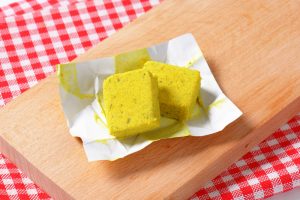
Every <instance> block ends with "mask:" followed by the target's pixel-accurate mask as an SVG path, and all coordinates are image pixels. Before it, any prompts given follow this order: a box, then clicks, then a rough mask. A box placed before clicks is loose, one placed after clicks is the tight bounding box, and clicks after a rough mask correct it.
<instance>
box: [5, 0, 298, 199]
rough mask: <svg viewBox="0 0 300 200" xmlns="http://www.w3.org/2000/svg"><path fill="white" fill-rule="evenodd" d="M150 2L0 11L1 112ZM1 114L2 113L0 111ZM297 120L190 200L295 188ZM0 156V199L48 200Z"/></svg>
mask: <svg viewBox="0 0 300 200" xmlns="http://www.w3.org/2000/svg"><path fill="white" fill-rule="evenodd" d="M158 4H159V1H158V0H156V1H154V0H131V1H129V0H114V1H108V0H105V1H99V0H48V1H47V0H38V1H35V0H23V1H20V2H18V3H14V4H11V5H9V6H6V7H3V8H1V9H0V19H1V20H0V37H1V38H0V107H1V106H3V105H5V104H6V103H7V102H9V101H10V100H11V99H13V98H15V97H17V96H18V95H20V94H21V93H22V92H24V91H25V90H27V89H28V88H30V87H32V86H33V85H35V84H36V83H37V82H38V81H39V80H41V79H43V78H45V77H47V76H48V75H49V74H51V73H53V72H54V71H55V65H56V64H58V63H64V62H67V61H70V60H72V59H73V58H75V57H76V56H77V55H78V54H81V53H83V52H84V51H86V50H87V49H88V48H90V47H91V46H93V45H95V44H97V43H98V42H100V41H102V40H103V39H105V38H106V37H108V36H109V35H111V34H112V33H114V32H115V31H116V30H117V29H119V28H121V27H123V26H124V25H125V24H127V23H128V22H130V21H132V20H133V19H135V18H137V17H138V16H140V15H142V14H143V13H145V12H146V11H147V10H149V9H151V8H152V7H153V6H155V5H158ZM0 109H1V108H0ZM299 151H300V114H299V115H297V116H295V117H294V118H293V119H292V120H291V121H289V122H288V123H287V124H285V125H284V126H282V127H281V128H280V129H279V130H278V131H276V132H275V133H274V134H273V135H272V136H271V137H269V138H268V139H267V140H265V141H264V142H263V143H261V144H260V145H259V146H257V147H255V148H254V149H253V150H252V151H251V152H249V153H248V154H246V155H245V156H244V157H243V158H242V159H240V160H239V161H238V162H236V163H235V164H233V165H232V166H231V167H230V168H228V169H227V170H226V171H225V172H223V173H222V174H221V175H219V176H218V177H216V178H215V179H214V180H212V181H209V182H208V183H207V184H206V185H205V187H204V188H201V189H199V191H198V192H197V193H196V194H194V195H193V196H192V197H191V199H195V200H197V199H226V200H227V199H262V198H266V197H269V196H272V195H274V194H276V193H278V192H284V191H287V190H290V189H292V188H294V187H296V186H298V185H299V184H300V173H299V166H300V165H299V163H300V154H299ZM49 198H50V197H49V196H48V195H47V194H46V193H44V192H43V191H42V190H41V189H39V188H38V187H37V186H36V185H35V184H34V183H33V182H32V181H31V180H30V179H28V178H27V177H26V176H25V175H24V174H22V172H21V171H20V170H18V169H17V168H16V167H15V166H14V165H13V164H12V163H10V162H9V161H8V160H7V159H6V158H5V157H4V156H3V155H1V154H0V199H1V200H2V199H49Z"/></svg>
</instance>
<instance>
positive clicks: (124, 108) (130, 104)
mask: <svg viewBox="0 0 300 200" xmlns="http://www.w3.org/2000/svg"><path fill="white" fill-rule="evenodd" d="M103 100H104V111H105V115H106V119H107V123H108V128H109V131H110V133H111V135H114V136H116V137H119V138H123V137H129V136H133V135H136V134H138V133H142V132H145V131H148V130H152V129H154V128H157V127H159V125H160V109H159V101H158V85H157V79H156V78H154V77H153V76H152V75H151V73H149V72H148V71H147V70H145V69H138V70H133V71H129V72H125V73H119V74H114V75H112V76H110V77H108V78H107V79H105V80H104V83H103Z"/></svg>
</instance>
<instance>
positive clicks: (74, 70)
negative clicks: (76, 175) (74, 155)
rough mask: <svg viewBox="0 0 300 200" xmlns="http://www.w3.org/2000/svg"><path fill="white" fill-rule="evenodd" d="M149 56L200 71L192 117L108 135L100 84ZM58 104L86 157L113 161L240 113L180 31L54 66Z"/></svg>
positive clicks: (216, 127)
mask: <svg viewBox="0 0 300 200" xmlns="http://www.w3.org/2000/svg"><path fill="white" fill-rule="evenodd" d="M147 60H155V61H159V62H164V63H168V64H172V65H176V66H181V67H189V68H191V69H195V70H198V71H200V74H201V78H202V79H201V88H199V93H200V98H199V100H198V104H197V106H196V107H195V110H194V117H193V118H192V119H191V120H190V121H187V122H186V123H183V122H178V121H176V120H174V119H169V118H164V117H162V119H161V127H160V128H158V129H156V130H153V131H150V132H146V133H140V134H138V135H136V136H133V137H129V138H126V139H117V138H115V137H114V136H112V135H110V133H109V130H108V128H107V126H106V119H105V115H104V113H103V111H102V106H101V103H99V102H102V84H103V81H104V79H105V78H106V77H108V76H110V75H112V74H114V73H117V72H125V71H128V70H132V69H136V68H138V67H142V66H143V63H145V62H146V61H147ZM58 77H59V80H60V86H59V87H60V96H61V103H62V107H63V110H64V113H65V116H66V118H67V122H68V126H69V128H70V133H71V135H72V136H74V137H80V138H81V139H82V142H83V146H84V150H85V152H86V155H87V158H88V160H89V161H95V160H115V159H118V158H122V157H124V156H126V155H129V154H132V153H134V152H136V151H139V150H141V149H143V148H144V147H146V146H147V145H149V144H151V143H152V142H154V141H156V140H159V139H163V138H173V137H184V136H205V135H208V134H212V133H216V132H218V131H221V130H222V129H224V127H225V126H227V125H228V124H229V123H231V122H233V121H234V120H235V119H237V118H238V117H239V116H241V115H242V112H241V111H240V110H239V109H238V108H237V107H236V106H235V105H234V104H233V103H232V102H231V101H230V100H229V98H227V97H226V96H225V94H223V92H222V91H221V89H220V87H219V86H218V84H217V82H216V80H215V78H214V76H213V74H212V73H211V71H210V69H209V66H208V65H207V63H206V61H205V58H204V57H203V54H202V52H201V50H200V48H199V47H198V45H197V42H196V40H195V39H194V37H193V36H192V34H184V35H181V36H179V37H176V38H174V39H171V40H169V41H167V42H164V43H161V44H158V45H153V46H151V47H148V48H145V49H139V50H136V51H133V52H129V53H124V54H120V55H117V56H112V57H108V58H99V59H97V60H91V61H86V62H80V63H67V64H61V65H59V66H58Z"/></svg>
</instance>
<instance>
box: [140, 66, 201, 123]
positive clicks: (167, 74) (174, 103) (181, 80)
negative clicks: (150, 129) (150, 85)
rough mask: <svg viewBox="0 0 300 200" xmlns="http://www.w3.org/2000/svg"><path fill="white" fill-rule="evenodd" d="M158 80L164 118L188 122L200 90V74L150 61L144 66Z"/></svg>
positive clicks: (195, 71)
mask: <svg viewBox="0 0 300 200" xmlns="http://www.w3.org/2000/svg"><path fill="white" fill-rule="evenodd" d="M144 69H146V70H148V71H149V72H151V73H152V74H153V76H154V77H156V78H157V80H158V88H159V104H160V112H161V115H162V116H165V117H169V118H174V119H177V120H180V121H185V120H188V119H189V118H190V117H191V113H192V111H193V108H194V106H195V103H196V100H197V97H198V94H199V89H200V79H201V78H200V72H199V71H197V70H191V69H188V68H184V67H177V66H173V65H168V64H165V63H160V62H155V61H148V62H146V63H145V65H144Z"/></svg>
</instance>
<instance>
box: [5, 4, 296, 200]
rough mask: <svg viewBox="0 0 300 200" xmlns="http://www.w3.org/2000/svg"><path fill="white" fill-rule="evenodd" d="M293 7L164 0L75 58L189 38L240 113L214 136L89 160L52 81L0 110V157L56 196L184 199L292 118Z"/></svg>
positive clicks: (44, 82) (101, 55) (294, 50)
mask: <svg viewBox="0 0 300 200" xmlns="http://www.w3.org/2000/svg"><path fill="white" fill-rule="evenodd" d="M299 10H300V2H299V1H297V0H276V1H273V0H269V1H261V0H252V1H247V0H240V1H235V0H202V1H198V0H187V1H181V0H175V1H171V0H169V1H168V0H167V1H165V2H163V3H162V4H161V5H159V6H158V7H157V8H155V9H153V10H151V11H150V12H149V13H147V14H145V15H144V16H142V17H140V18H139V19H137V20H136V21H134V22H133V23H131V24H130V25H128V26H127V27H125V28H123V29H122V30H121V31H119V32H118V33H116V34H114V35H113V36H112V37H110V38H109V39H107V40H105V41H104V42H102V43H100V44H99V45H97V46H95V47H94V48H92V49H91V50H90V51H88V52H86V53H85V54H83V55H81V56H79V57H78V58H77V59H76V61H84V60H88V59H93V58H97V57H103V56H108V55H113V54H116V53H120V52H125V51H129V50H133V49H136V48H141V47H146V46H149V45H151V44H155V43H159V42H161V41H164V40H167V39H170V38H173V37H175V36H178V35H180V34H183V33H186V32H191V33H193V34H194V36H195V37H196V39H197V41H198V43H199V44H200V47H201V49H202V51H203V53H204V55H205V57H206V59H207V61H208V63H209V65H210V67H211V69H212V72H213V73H214V75H215V77H216V79H217V81H218V83H219V84H220V86H221V88H222V89H223V91H224V93H225V94H226V95H227V96H228V97H229V98H230V99H231V100H232V101H233V102H234V103H235V104H237V106H238V107H239V108H240V109H241V110H242V111H243V112H244V115H243V116H242V117H241V118H240V119H238V120H237V121H236V122H234V123H233V124H231V125H229V126H228V127H227V128H226V129H225V130H224V131H222V132H220V133H218V134H214V135H211V136H207V137H186V138H179V139H169V140H162V141H159V142H155V143H154V144H151V145H150V146H149V147H147V148H145V149H144V150H142V151H140V152H138V153H135V154H133V155H130V156H128V157H126V158H124V159H120V160H117V161H114V162H109V161H99V162H92V163H88V162H87V159H86V157H85V155H84V152H83V148H82V145H81V142H80V140H78V139H75V138H72V137H71V136H70V134H69V133H68V129H67V126H66V122H65V119H64V116H63V112H62V108H61V106H60V99H59V94H58V80H57V78H56V77H55V75H53V76H50V77H49V78H47V79H45V80H44V81H41V83H39V84H38V85H37V86H35V87H34V88H33V89H30V90H29V91H27V92H25V93H24V94H23V95H21V96H20V97H18V98H17V99H16V100H14V101H12V102H11V103H9V104H8V105H6V106H5V107H4V108H3V109H1V110H0V134H1V135H0V136H1V137H0V144H1V146H0V147H1V148H0V150H1V152H3V153H4V154H5V155H7V156H8V157H9V159H10V160H12V161H13V162H14V163H16V165H17V166H18V167H19V168H21V169H22V170H23V172H25V173H26V174H27V175H28V176H29V177H30V178H31V179H33V181H34V182H36V183H37V184H38V185H40V186H41V187H42V188H43V189H44V190H45V191H46V192H48V193H49V194H50V195H51V196H52V197H54V198H56V199H71V198H75V199H165V198H166V199H185V198H187V197H189V196H190V195H192V194H193V193H194V192H196V191H197V190H198V189H199V188H200V187H201V186H202V185H203V184H204V183H205V182H206V181H207V180H209V179H211V178H214V177H215V176H216V175H218V174H219V173H220V172H221V171H222V170H224V169H226V168H227V167H228V166H229V165H230V164H231V163H233V162H234V161H236V160H237V159H238V158H240V157H241V156H242V155H243V154H245V153H246V152H247V151H249V150H250V149H251V148H252V147H253V146H254V145H256V144H258V143H259V142H260V141H262V140H263V139H264V138H266V137H267V136H268V135H270V134H271V133H272V132H273V131H275V130H276V129H277V128H278V127H279V126H280V125H281V124H283V123H284V122H286V121H287V120H288V119H289V118H291V117H293V115H295V114H296V113H297V112H299V111H300V97H299V94H300V56H299V55H300V20H299V19H300V12H299Z"/></svg>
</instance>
